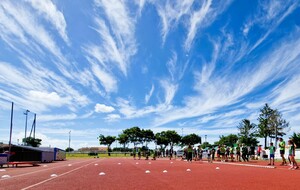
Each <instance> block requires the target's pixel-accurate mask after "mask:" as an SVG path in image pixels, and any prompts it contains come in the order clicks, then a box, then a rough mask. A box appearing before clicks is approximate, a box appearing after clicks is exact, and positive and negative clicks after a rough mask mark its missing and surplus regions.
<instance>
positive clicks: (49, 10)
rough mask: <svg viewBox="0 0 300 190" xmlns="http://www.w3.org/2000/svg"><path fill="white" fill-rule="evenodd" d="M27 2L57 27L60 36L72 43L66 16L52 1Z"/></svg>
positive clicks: (27, 0) (36, 0)
mask: <svg viewBox="0 0 300 190" xmlns="http://www.w3.org/2000/svg"><path fill="white" fill-rule="evenodd" d="M26 2H28V3H30V4H31V6H32V7H33V8H34V9H36V10H37V11H38V13H39V14H40V15H41V16H43V17H45V19H46V20H47V21H49V22H50V23H51V24H52V25H53V26H54V27H55V29H56V30H57V31H58V33H59V35H60V36H61V37H62V39H63V40H64V41H65V42H66V43H68V44H69V43H70V41H69V38H68V35H67V31H66V28H67V23H66V20H65V18H64V15H63V13H62V12H61V11H59V10H58V9H57V7H56V5H55V4H54V3H53V2H52V1H51V0H44V1H39V0H26Z"/></svg>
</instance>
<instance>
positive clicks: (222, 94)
mask: <svg viewBox="0 0 300 190" xmlns="http://www.w3.org/2000/svg"><path fill="white" fill-rule="evenodd" d="M299 40H300V36H299V34H298V32H297V30H296V31H294V32H293V34H292V37H290V38H286V39H284V40H282V41H281V42H279V43H278V44H277V45H274V46H273V48H272V49H271V50H269V51H268V52H266V53H265V55H264V56H263V57H261V58H260V59H259V60H258V64H256V65H254V66H253V65H251V64H248V67H244V68H243V69H242V70H240V72H239V73H234V74H233V73H232V72H230V73H227V74H226V73H222V75H221V76H218V75H217V74H216V75H214V77H212V78H210V79H209V82H208V83H207V84H205V83H203V82H202V81H203V79H202V78H203V77H202V76H201V75H202V74H201V72H198V71H196V72H195V79H196V82H195V86H194V89H195V90H196V91H197V92H198V95H197V96H187V97H185V106H184V107H174V109H171V110H170V111H168V112H165V113H164V114H162V115H161V117H160V118H159V117H158V118H157V119H156V122H155V123H156V125H158V126H159V125H163V124H165V123H169V122H172V121H176V120H179V119H184V118H192V117H196V116H200V115H204V114H209V113H213V112H214V111H216V110H217V109H219V108H221V107H223V106H229V105H232V104H234V103H237V102H239V101H240V100H241V98H243V97H244V96H245V95H247V94H249V93H251V92H253V91H254V90H258V89H260V88H263V87H264V86H267V85H270V84H272V82H274V81H275V80H277V79H279V78H280V77H282V76H283V75H285V76H286V75H294V74H295V73H297V72H298V70H295V69H294V68H295V66H296V63H297V60H299V59H300V57H299V55H300V53H299V52H300V51H299V49H300V47H299V45H298V44H300V42H299ZM278 63H280V64H278ZM245 72H251V73H252V75H244V74H243V73H245ZM237 79H238V80H237Z"/></svg>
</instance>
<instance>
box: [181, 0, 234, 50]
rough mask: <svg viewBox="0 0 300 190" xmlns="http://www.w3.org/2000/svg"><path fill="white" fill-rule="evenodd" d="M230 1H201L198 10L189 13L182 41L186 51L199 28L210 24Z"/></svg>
mask: <svg viewBox="0 0 300 190" xmlns="http://www.w3.org/2000/svg"><path fill="white" fill-rule="evenodd" d="M231 2H232V1H231V0H228V1H222V2H217V3H213V2H212V0H206V1H204V2H203V3H202V5H201V7H200V8H199V10H198V11H195V12H193V13H191V16H190V20H189V25H188V34H187V38H186V40H185V43H184V47H185V49H186V50H187V51H189V50H190V48H191V45H192V43H193V41H194V38H195V36H196V34H197V31H198V30H199V28H205V27H207V26H209V25H211V24H212V23H213V22H214V21H215V19H216V18H217V16H219V15H220V14H222V13H223V12H224V10H226V9H227V7H228V6H229V5H230V4H231Z"/></svg>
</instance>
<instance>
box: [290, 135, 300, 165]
mask: <svg viewBox="0 0 300 190" xmlns="http://www.w3.org/2000/svg"><path fill="white" fill-rule="evenodd" d="M288 146H289V158H290V160H291V162H292V166H291V168H290V169H291V170H296V169H298V168H299V166H298V164H297V162H296V160H295V148H296V145H295V143H294V142H293V141H292V140H289V141H288Z"/></svg>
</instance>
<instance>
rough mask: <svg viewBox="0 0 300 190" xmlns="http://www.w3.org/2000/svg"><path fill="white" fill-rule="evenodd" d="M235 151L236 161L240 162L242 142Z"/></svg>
mask: <svg viewBox="0 0 300 190" xmlns="http://www.w3.org/2000/svg"><path fill="white" fill-rule="evenodd" d="M235 151H236V161H237V162H240V161H241V145H240V144H238V145H237V147H236V149H235Z"/></svg>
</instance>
